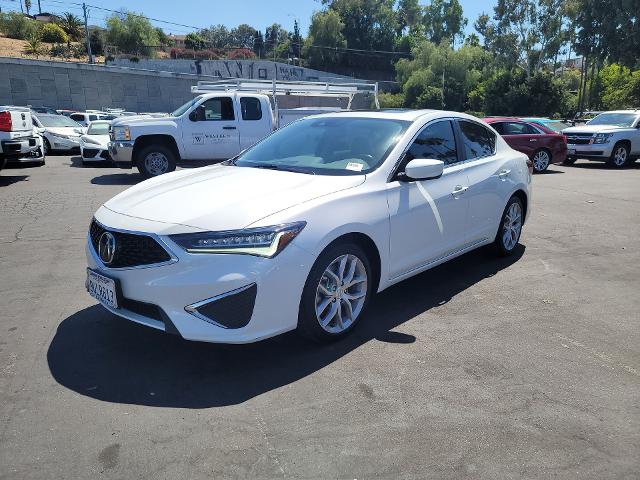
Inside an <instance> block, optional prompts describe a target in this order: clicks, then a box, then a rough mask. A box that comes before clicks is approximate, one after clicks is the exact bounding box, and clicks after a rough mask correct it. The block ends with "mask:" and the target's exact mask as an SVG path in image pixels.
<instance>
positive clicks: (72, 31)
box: [57, 12, 84, 47]
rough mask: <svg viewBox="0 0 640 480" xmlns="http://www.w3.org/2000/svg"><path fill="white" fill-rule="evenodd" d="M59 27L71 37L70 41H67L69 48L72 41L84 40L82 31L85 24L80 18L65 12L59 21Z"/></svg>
mask: <svg viewBox="0 0 640 480" xmlns="http://www.w3.org/2000/svg"><path fill="white" fill-rule="evenodd" d="M57 23H58V25H60V26H61V27H62V29H63V30H64V31H65V32H66V34H67V35H68V36H69V40H68V41H67V46H68V47H70V46H71V41H72V40H73V41H78V40H80V38H82V31H83V26H84V24H83V23H82V21H81V20H80V18H79V17H78V16H76V15H74V14H73V13H71V12H65V13H63V14H62V16H61V17H59V18H58V20H57Z"/></svg>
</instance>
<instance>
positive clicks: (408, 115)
mask: <svg viewBox="0 0 640 480" xmlns="http://www.w3.org/2000/svg"><path fill="white" fill-rule="evenodd" d="M320 115H321V116H323V117H345V116H347V117H354V118H386V119H390V120H404V121H408V122H415V121H416V120H418V119H420V118H424V119H425V120H428V119H429V118H430V117H432V118H434V119H435V118H440V117H457V118H464V119H469V120H475V121H478V118H476V117H473V116H471V115H467V114H466V113H460V112H452V111H447V110H432V109H421V110H412V109H401V108H397V109H396V108H390V109H381V110H342V111H339V112H327V113H322V114H319V115H312V116H311V117H317V116H320Z"/></svg>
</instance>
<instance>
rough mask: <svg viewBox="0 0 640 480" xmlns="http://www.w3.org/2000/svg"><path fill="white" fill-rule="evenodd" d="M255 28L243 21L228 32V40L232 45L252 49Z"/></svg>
mask: <svg viewBox="0 0 640 480" xmlns="http://www.w3.org/2000/svg"><path fill="white" fill-rule="evenodd" d="M256 31H257V30H256V29H255V28H253V27H252V26H251V25H247V24H246V23H243V24H241V25H238V26H237V27H236V28H232V29H231V32H229V41H230V44H231V46H232V47H238V48H248V49H253V39H254V37H255V34H256Z"/></svg>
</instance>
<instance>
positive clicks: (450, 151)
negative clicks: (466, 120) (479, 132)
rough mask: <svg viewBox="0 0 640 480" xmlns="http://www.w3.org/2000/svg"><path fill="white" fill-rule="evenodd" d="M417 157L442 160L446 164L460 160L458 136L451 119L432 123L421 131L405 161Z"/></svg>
mask: <svg viewBox="0 0 640 480" xmlns="http://www.w3.org/2000/svg"><path fill="white" fill-rule="evenodd" d="M415 158H424V159H432V160H442V161H443V162H444V163H445V165H451V164H452V163H456V162H457V161H458V154H457V151H456V138H455V135H454V133H453V127H452V125H451V122H450V121H449V120H445V121H441V122H435V123H432V124H430V125H428V126H427V127H425V128H424V129H423V130H422V132H420V134H419V135H418V136H417V137H416V139H415V140H414V142H413V143H412V144H411V147H409V150H407V153H406V155H405V159H404V162H405V164H406V163H409V162H410V161H411V160H413V159H415Z"/></svg>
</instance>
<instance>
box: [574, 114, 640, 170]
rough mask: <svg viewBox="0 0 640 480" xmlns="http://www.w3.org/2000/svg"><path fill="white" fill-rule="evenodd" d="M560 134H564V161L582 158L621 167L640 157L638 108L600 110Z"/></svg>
mask: <svg viewBox="0 0 640 480" xmlns="http://www.w3.org/2000/svg"><path fill="white" fill-rule="evenodd" d="M562 133H563V134H564V135H565V136H566V137H567V149H568V151H567V160H566V161H565V163H568V164H572V163H574V162H575V161H576V160H577V159H578V158H585V159H587V160H600V161H605V162H607V163H608V164H609V165H611V166H612V167H616V168H622V167H624V166H625V165H626V164H627V163H628V162H631V161H633V159H635V158H638V157H639V156H640V110H615V111H611V112H603V113H601V114H600V115H598V116H596V117H595V118H593V119H591V120H589V121H588V122H587V123H586V124H585V125H580V126H577V127H570V128H566V129H564V130H563V131H562Z"/></svg>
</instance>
